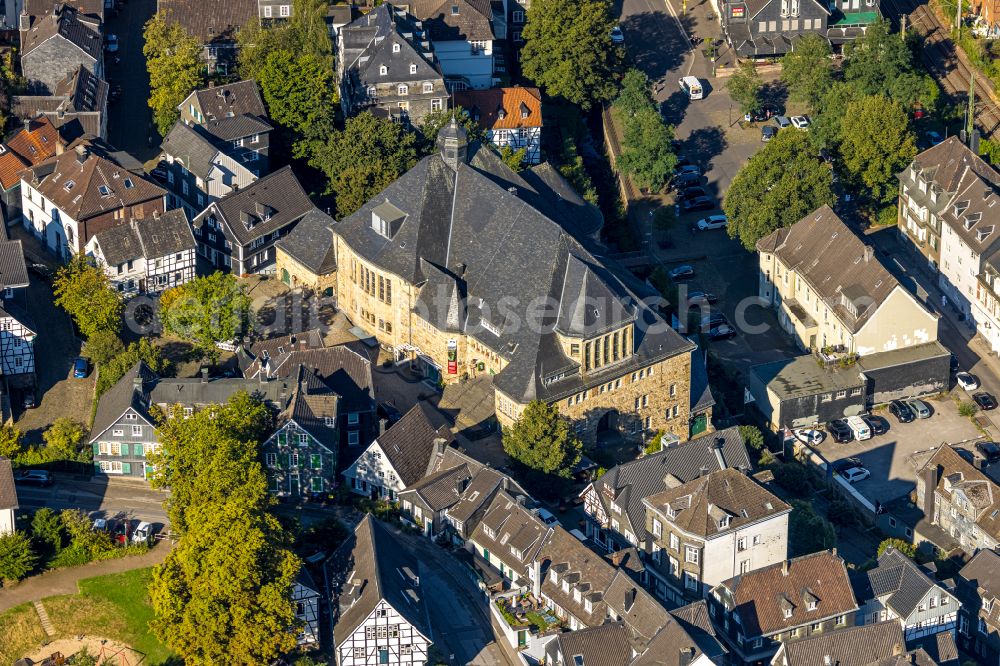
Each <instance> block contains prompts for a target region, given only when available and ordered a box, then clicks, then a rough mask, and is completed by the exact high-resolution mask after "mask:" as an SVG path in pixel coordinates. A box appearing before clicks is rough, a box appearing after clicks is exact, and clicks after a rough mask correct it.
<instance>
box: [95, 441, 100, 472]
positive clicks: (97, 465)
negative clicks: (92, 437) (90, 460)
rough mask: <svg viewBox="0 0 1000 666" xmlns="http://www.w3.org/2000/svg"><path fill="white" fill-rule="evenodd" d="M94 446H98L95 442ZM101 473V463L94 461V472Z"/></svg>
mask: <svg viewBox="0 0 1000 666" xmlns="http://www.w3.org/2000/svg"><path fill="white" fill-rule="evenodd" d="M94 446H97V445H96V444H95V445H94ZM100 473H101V463H99V462H95V463H94V474H100Z"/></svg>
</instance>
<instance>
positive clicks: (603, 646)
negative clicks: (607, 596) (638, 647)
mask: <svg viewBox="0 0 1000 666" xmlns="http://www.w3.org/2000/svg"><path fill="white" fill-rule="evenodd" d="M629 639H630V634H629V629H628V627H627V626H625V623H624V622H611V623H608V624H602V625H599V626H595V627H589V628H586V629H577V630H576V631H567V632H563V633H561V634H558V635H557V636H556V642H557V643H558V650H559V654H561V655H562V660H561V661H560V662H558V663H562V664H574V663H580V664H584V665H586V666H589V665H590V664H595V666H628V663H629V661H630V657H631V656H632V646H631V643H630V640H629ZM577 657H580V658H582V661H580V662H576V661H574V660H575V659H576V658H577Z"/></svg>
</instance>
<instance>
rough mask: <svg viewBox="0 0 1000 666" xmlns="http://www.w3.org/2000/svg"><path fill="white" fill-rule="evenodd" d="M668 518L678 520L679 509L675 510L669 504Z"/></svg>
mask: <svg viewBox="0 0 1000 666" xmlns="http://www.w3.org/2000/svg"><path fill="white" fill-rule="evenodd" d="M667 517H668V518H676V517H677V509H675V508H674V507H672V506H670V505H669V504H668V505H667Z"/></svg>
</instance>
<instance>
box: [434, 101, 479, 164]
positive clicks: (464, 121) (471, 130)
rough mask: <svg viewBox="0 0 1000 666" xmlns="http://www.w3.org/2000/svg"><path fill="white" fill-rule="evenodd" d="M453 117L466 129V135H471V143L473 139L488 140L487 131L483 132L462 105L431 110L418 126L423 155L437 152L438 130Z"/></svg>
mask: <svg viewBox="0 0 1000 666" xmlns="http://www.w3.org/2000/svg"><path fill="white" fill-rule="evenodd" d="M452 118H454V119H455V122H457V123H458V126H459V127H461V128H462V129H464V130H465V133H466V135H468V137H469V143H472V142H473V141H486V133H485V132H483V128H482V127H480V126H479V123H477V122H476V121H475V120H473V119H472V116H470V115H469V112H468V111H466V110H465V109H463V108H462V107H461V106H456V107H454V108H452V109H441V110H440V111H431V112H430V113H428V114H427V115H425V116H424V119H423V121H422V122H421V123H420V127H419V128H418V130H419V132H420V137H421V141H420V148H419V149H420V154H421V155H431V154H433V153H435V152H437V149H438V148H437V136H438V132H440V131H441V129H442V128H444V126H445V125H447V124H448V123H450V122H451V119H452Z"/></svg>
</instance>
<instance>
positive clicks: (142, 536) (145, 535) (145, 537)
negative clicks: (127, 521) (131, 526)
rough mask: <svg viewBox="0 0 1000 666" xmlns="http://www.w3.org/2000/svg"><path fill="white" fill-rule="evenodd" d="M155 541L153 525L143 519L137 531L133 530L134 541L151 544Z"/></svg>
mask: <svg viewBox="0 0 1000 666" xmlns="http://www.w3.org/2000/svg"><path fill="white" fill-rule="evenodd" d="M152 542H153V526H152V525H150V524H149V523H147V522H146V521H142V522H140V523H139V525H138V526H136V528H135V532H132V543H144V544H146V545H149V544H151V543H152Z"/></svg>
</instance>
